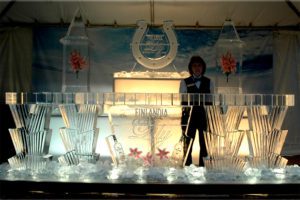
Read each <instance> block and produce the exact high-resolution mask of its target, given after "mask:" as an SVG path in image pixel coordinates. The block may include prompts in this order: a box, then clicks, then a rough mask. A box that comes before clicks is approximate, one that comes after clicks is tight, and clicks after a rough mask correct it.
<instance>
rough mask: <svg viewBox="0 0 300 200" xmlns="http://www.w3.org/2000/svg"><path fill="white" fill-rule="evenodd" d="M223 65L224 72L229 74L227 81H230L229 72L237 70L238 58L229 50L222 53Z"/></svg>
mask: <svg viewBox="0 0 300 200" xmlns="http://www.w3.org/2000/svg"><path fill="white" fill-rule="evenodd" d="M221 67H222V71H223V73H224V74H226V76H227V82H228V76H229V74H231V73H233V72H235V71H236V60H235V58H234V57H233V56H232V54H231V52H229V51H227V53H226V54H224V55H222V58H221Z"/></svg>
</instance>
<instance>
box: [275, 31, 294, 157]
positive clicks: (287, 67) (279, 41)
mask: <svg viewBox="0 0 300 200" xmlns="http://www.w3.org/2000/svg"><path fill="white" fill-rule="evenodd" d="M273 63H274V68H273V70H274V71H273V75H274V79H273V80H274V84H273V85H274V88H273V90H274V93H275V94H276V93H277V94H294V95H295V106H294V107H290V108H289V110H288V112H287V115H286V118H285V120H284V123H283V126H282V129H287V130H288V135H287V138H286V141H285V145H284V148H283V152H282V154H283V155H299V154H300V148H299V147H300V123H299V116H300V32H299V31H298V32H297V31H280V32H274V56H273Z"/></svg>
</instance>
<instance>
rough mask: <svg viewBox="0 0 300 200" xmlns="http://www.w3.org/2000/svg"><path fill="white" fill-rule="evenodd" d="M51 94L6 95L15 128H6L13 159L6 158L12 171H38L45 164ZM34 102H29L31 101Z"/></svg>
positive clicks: (49, 130)
mask: <svg viewBox="0 0 300 200" xmlns="http://www.w3.org/2000/svg"><path fill="white" fill-rule="evenodd" d="M49 97H51V95H50V94H49V93H44V94H38V93H36V94H27V93H21V94H20V95H19V96H18V95H17V94H16V93H6V103H7V104H9V108H10V110H11V113H12V116H13V119H14V122H15V125H16V128H14V129H9V132H10V136H11V139H12V142H13V145H14V148H15V151H16V156H14V157H12V158H10V159H8V162H9V164H10V166H11V167H12V168H13V169H30V170H32V171H33V172H34V171H39V170H42V169H43V168H44V167H45V165H46V161H47V158H46V155H47V154H48V152H49V146H50V140H51V134H52V131H51V129H49V123H50V116H51V112H52V104H51V103H49V100H50V101H51V98H50V99H49ZM32 99H34V102H37V103H31V100H32Z"/></svg>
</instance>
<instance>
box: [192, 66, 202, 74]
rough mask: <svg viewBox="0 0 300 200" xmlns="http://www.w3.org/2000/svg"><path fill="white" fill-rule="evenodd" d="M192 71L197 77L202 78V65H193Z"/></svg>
mask: <svg viewBox="0 0 300 200" xmlns="http://www.w3.org/2000/svg"><path fill="white" fill-rule="evenodd" d="M192 71H193V74H194V75H195V76H201V75H202V74H203V66H202V64H200V63H193V64H192Z"/></svg>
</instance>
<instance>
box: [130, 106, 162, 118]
mask: <svg viewBox="0 0 300 200" xmlns="http://www.w3.org/2000/svg"><path fill="white" fill-rule="evenodd" d="M135 116H136V117H140V118H142V117H167V116H168V111H167V109H165V108H136V109H135Z"/></svg>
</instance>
